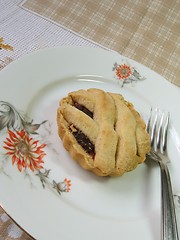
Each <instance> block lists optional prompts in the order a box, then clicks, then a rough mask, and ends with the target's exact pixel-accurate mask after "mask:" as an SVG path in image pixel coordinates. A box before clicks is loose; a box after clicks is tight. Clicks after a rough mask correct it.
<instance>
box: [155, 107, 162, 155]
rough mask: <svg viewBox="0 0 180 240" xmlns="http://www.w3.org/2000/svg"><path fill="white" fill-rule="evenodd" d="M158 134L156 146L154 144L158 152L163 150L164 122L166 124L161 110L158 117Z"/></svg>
mask: <svg viewBox="0 0 180 240" xmlns="http://www.w3.org/2000/svg"><path fill="white" fill-rule="evenodd" d="M157 118H158V120H159V121H158V120H157V125H158V128H157V134H156V138H155V144H154V150H155V151H157V149H158V150H160V149H161V146H162V136H163V134H162V133H163V122H164V113H161V112H160V110H159V109H158V116H157Z"/></svg>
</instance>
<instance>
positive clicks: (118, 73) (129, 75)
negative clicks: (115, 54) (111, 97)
mask: <svg viewBox="0 0 180 240" xmlns="http://www.w3.org/2000/svg"><path fill="white" fill-rule="evenodd" d="M112 71H114V72H115V78H116V79H117V80H118V83H120V84H121V86H122V87H123V86H124V84H129V83H135V82H137V81H143V80H145V79H146V78H145V77H142V76H141V75H140V73H139V72H138V71H137V70H136V68H135V67H132V66H131V65H130V64H129V63H121V64H118V63H117V62H115V63H114V66H113V68H112Z"/></svg>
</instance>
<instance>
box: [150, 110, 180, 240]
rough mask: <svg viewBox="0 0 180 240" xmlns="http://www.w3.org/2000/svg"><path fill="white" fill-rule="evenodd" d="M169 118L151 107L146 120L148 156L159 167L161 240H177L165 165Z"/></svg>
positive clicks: (168, 176) (170, 187) (170, 186)
mask: <svg viewBox="0 0 180 240" xmlns="http://www.w3.org/2000/svg"><path fill="white" fill-rule="evenodd" d="M169 118H170V116H169V113H168V114H165V113H163V112H161V111H160V110H159V109H155V110H152V109H151V111H150V115H149V119H148V122H147V131H148V133H149V135H150V139H151V152H150V154H148V157H149V158H150V159H153V160H155V161H157V162H158V163H159V166H160V169H161V201H162V203H161V206H162V240H179V237H178V228H177V221H176V213H175V206H174V199H173V191H172V185H171V179H170V174H169V170H168V167H167V152H166V148H167V134H168V126H169Z"/></svg>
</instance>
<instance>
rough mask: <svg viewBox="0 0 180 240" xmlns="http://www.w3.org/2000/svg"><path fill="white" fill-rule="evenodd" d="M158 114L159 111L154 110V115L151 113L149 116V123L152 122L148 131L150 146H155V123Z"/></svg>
mask: <svg viewBox="0 0 180 240" xmlns="http://www.w3.org/2000/svg"><path fill="white" fill-rule="evenodd" d="M158 114H159V109H157V108H156V109H155V111H154V115H153V111H152V115H151V122H152V124H151V125H152V127H151V129H150V132H149V133H150V140H151V146H156V142H155V141H156V129H157V121H158Z"/></svg>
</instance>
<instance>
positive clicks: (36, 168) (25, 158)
mask: <svg viewBox="0 0 180 240" xmlns="http://www.w3.org/2000/svg"><path fill="white" fill-rule="evenodd" d="M46 122H47V121H46V120H45V121H43V122H41V123H38V124H37V123H36V124H34V123H33V120H30V119H28V117H27V116H25V115H24V114H21V113H20V112H18V111H17V110H16V109H15V108H14V106H13V105H11V104H10V103H7V102H4V101H0V132H2V131H3V130H4V129H6V130H7V131H6V132H5V134H6V138H5V140H4V141H3V149H4V150H5V152H3V153H1V156H2V160H1V161H2V162H1V165H0V173H4V174H6V175H7V176H8V173H7V172H6V170H5V165H6V162H7V161H8V160H11V162H12V165H14V166H16V167H17V169H18V171H19V172H21V173H24V174H25V176H26V177H27V176H28V177H29V178H31V177H30V174H29V171H31V172H33V173H34V174H35V176H37V177H39V180H40V181H41V184H42V186H43V188H45V186H47V185H48V186H49V187H51V188H52V189H54V190H55V191H56V192H57V193H58V194H61V193H62V192H69V191H70V186H71V180H69V179H67V178H65V179H64V180H63V181H61V182H56V181H55V180H52V181H51V180H50V178H49V174H50V171H51V169H45V168H44V160H43V158H44V157H45V156H46V152H45V148H46V146H47V144H45V143H41V139H37V138H34V137H33V135H34V136H35V135H36V136H38V137H39V134H38V132H37V131H38V129H39V127H40V126H41V125H43V124H45V123H46ZM1 136H2V134H1Z"/></svg>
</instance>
